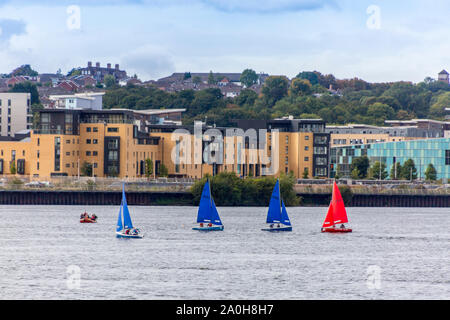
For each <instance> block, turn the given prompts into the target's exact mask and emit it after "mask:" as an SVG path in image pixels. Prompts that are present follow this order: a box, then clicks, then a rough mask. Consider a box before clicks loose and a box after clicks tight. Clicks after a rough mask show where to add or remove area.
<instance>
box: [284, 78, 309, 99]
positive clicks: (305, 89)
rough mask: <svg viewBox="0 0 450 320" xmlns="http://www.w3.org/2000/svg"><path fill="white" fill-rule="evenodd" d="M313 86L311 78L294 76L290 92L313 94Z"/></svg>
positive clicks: (293, 93)
mask: <svg viewBox="0 0 450 320" xmlns="http://www.w3.org/2000/svg"><path fill="white" fill-rule="evenodd" d="M311 88H312V86H311V83H310V82H309V80H306V79H299V78H294V79H293V80H292V82H291V87H290V89H289V94H290V95H293V96H301V95H309V94H311Z"/></svg>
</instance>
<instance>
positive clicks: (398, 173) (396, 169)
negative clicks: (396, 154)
mask: <svg viewBox="0 0 450 320" xmlns="http://www.w3.org/2000/svg"><path fill="white" fill-rule="evenodd" d="M389 177H390V179H391V180H400V179H401V178H402V165H401V164H400V162H396V163H395V165H393V166H392V168H391V174H390V175H389Z"/></svg>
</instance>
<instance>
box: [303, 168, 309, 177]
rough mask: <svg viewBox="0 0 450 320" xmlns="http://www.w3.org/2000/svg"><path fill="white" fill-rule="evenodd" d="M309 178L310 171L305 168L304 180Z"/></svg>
mask: <svg viewBox="0 0 450 320" xmlns="http://www.w3.org/2000/svg"><path fill="white" fill-rule="evenodd" d="M308 177H309V170H308V168H305V169H303V174H302V178H303V179H308Z"/></svg>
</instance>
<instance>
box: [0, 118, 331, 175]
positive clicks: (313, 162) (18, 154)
mask: <svg viewBox="0 0 450 320" xmlns="http://www.w3.org/2000/svg"><path fill="white" fill-rule="evenodd" d="M176 112H180V110H176ZM152 116H153V115H152V114H151V113H150V114H142V112H140V111H132V110H121V109H117V110H115V109H112V110H101V111H99V110H70V109H46V110H43V111H41V112H40V123H39V129H36V130H33V132H32V133H31V135H30V138H27V139H26V140H23V141H7V142H6V141H4V142H0V163H1V165H0V167H1V170H0V174H10V173H11V166H12V163H14V167H15V168H17V173H18V174H21V175H30V176H32V177H36V178H37V177H39V178H46V177H52V176H77V175H78V174H80V173H81V172H80V170H81V167H82V166H83V164H85V163H88V164H90V165H91V166H92V168H93V175H94V176H98V177H108V176H114V177H120V178H135V177H145V168H146V159H151V160H152V163H153V166H154V167H153V171H154V175H155V176H158V175H159V174H160V172H161V167H162V165H164V166H165V167H166V168H167V170H168V174H169V176H171V177H188V178H201V177H203V176H204V175H205V174H210V175H215V174H217V173H220V172H235V173H236V174H237V175H239V176H241V177H246V176H262V175H273V176H278V175H279V174H281V173H288V172H292V173H293V174H294V175H295V176H296V177H297V178H302V177H304V176H307V177H308V178H312V177H327V176H328V166H329V134H327V133H325V132H324V129H325V123H324V122H323V121H322V120H295V119H276V120H270V121H238V126H236V127H234V128H217V127H213V126H206V125H205V124H200V125H196V126H180V125H177V124H176V123H166V124H164V123H162V124H161V123H154V121H152ZM261 129H263V130H261ZM230 133H231V134H230Z"/></svg>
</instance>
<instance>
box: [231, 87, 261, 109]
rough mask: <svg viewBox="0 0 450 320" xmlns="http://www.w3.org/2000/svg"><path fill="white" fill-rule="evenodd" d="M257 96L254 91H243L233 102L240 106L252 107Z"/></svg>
mask: <svg viewBox="0 0 450 320" xmlns="http://www.w3.org/2000/svg"><path fill="white" fill-rule="evenodd" d="M257 98H258V95H257V94H256V92H255V91H253V90H251V89H244V90H242V91H241V93H240V94H239V95H238V96H237V97H236V98H235V102H236V103H237V104H238V105H240V106H244V105H246V106H253V105H254V104H255V101H256V99H257Z"/></svg>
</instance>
